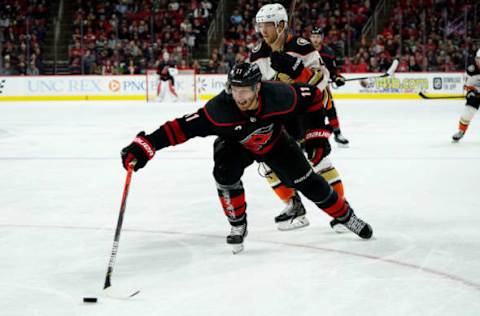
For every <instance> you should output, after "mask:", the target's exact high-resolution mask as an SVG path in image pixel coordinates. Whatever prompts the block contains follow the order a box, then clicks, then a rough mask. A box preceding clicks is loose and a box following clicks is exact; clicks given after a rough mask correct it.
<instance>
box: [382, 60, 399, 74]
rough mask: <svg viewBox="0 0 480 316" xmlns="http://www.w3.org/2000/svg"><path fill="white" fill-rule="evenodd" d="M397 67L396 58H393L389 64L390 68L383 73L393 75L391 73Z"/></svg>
mask: <svg viewBox="0 0 480 316" xmlns="http://www.w3.org/2000/svg"><path fill="white" fill-rule="evenodd" d="M397 67H398V59H395V60H394V61H393V62H392V64H391V65H390V68H388V70H387V72H386V73H385V74H386V75H387V76H391V75H393V73H394V72H395V71H396V70H397Z"/></svg>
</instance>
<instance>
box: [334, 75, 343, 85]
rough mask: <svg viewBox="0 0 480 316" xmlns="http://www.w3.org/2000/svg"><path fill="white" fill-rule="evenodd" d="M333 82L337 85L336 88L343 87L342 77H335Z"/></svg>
mask: <svg viewBox="0 0 480 316" xmlns="http://www.w3.org/2000/svg"><path fill="white" fill-rule="evenodd" d="M333 82H335V84H336V85H337V87H341V86H344V85H345V78H344V77H342V76H337V77H335V79H334V80H333Z"/></svg>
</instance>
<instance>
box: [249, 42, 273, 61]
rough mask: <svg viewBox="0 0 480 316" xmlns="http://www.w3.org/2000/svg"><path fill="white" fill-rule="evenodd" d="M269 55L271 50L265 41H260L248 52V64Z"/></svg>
mask: <svg viewBox="0 0 480 316" xmlns="http://www.w3.org/2000/svg"><path fill="white" fill-rule="evenodd" d="M271 53H272V49H271V48H270V46H268V45H267V43H265V41H261V42H260V44H258V45H257V46H255V47H254V48H253V49H252V51H251V52H250V58H249V59H250V62H251V63H253V62H255V61H256V60H258V59H260V58H267V57H270V54H271Z"/></svg>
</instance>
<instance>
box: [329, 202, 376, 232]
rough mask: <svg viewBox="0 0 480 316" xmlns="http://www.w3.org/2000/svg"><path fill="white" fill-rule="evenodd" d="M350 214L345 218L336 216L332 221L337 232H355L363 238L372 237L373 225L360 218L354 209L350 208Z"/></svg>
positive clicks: (332, 225)
mask: <svg viewBox="0 0 480 316" xmlns="http://www.w3.org/2000/svg"><path fill="white" fill-rule="evenodd" d="M348 212H349V215H347V217H346V218H345V219H343V220H340V219H337V218H334V219H333V220H332V221H331V222H330V226H331V227H332V229H333V230H334V231H335V232H337V233H345V232H347V231H351V232H353V233H354V234H355V235H357V236H359V237H360V238H362V239H370V238H371V237H372V234H373V230H372V227H371V226H370V225H369V224H368V223H366V222H364V221H363V220H361V219H360V218H358V217H357V216H356V215H355V213H354V212H353V210H352V209H349V210H348Z"/></svg>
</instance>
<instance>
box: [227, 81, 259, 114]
mask: <svg viewBox="0 0 480 316" xmlns="http://www.w3.org/2000/svg"><path fill="white" fill-rule="evenodd" d="M257 91H258V86H257V88H256V89H255V88H253V87H236V86H232V96H233V99H234V100H235V103H236V104H237V106H238V108H239V109H240V111H248V110H255V109H256V108H257V97H258V93H257Z"/></svg>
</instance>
